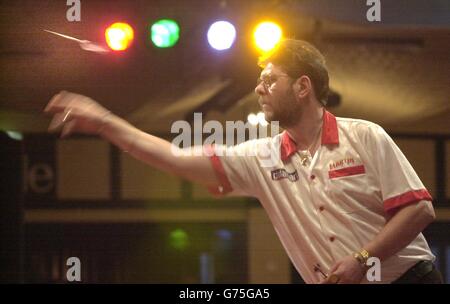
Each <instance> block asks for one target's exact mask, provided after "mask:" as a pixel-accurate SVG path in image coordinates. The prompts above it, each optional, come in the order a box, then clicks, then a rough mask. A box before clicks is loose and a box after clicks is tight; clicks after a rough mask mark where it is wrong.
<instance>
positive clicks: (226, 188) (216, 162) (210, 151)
mask: <svg viewBox="0 0 450 304" xmlns="http://www.w3.org/2000/svg"><path fill="white" fill-rule="evenodd" d="M204 148H205V150H206V151H207V154H206V155H210V156H209V159H210V160H211V164H212V166H213V169H214V171H215V173H216V176H217V178H218V180H219V183H220V185H219V186H218V187H208V190H209V191H210V192H211V193H213V194H215V195H223V194H226V193H228V192H231V191H232V190H233V187H231V183H230V181H229V180H228V177H227V174H226V173H225V169H224V168H223V165H222V162H221V161H220V158H219V157H218V156H217V155H216V153H215V151H214V146H204ZM220 188H222V189H220Z"/></svg>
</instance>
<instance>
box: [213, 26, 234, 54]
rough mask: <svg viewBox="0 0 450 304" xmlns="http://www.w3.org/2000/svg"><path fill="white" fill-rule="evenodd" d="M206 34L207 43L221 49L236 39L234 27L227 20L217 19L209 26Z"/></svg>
mask: <svg viewBox="0 0 450 304" xmlns="http://www.w3.org/2000/svg"><path fill="white" fill-rule="evenodd" d="M207 36H208V42H209V45H211V47H213V48H215V49H216V50H219V51H222V50H226V49H229V48H230V47H231V46H232V45H233V43H234V40H235V39H236V29H235V28H234V26H233V25H232V24H231V23H230V22H228V21H217V22H214V23H213V24H212V25H211V26H210V27H209V30H208V34H207Z"/></svg>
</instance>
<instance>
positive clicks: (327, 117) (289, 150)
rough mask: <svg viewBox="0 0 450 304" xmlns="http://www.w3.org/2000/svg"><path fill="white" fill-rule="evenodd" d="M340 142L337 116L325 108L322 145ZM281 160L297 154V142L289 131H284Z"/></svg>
mask: <svg viewBox="0 0 450 304" xmlns="http://www.w3.org/2000/svg"><path fill="white" fill-rule="evenodd" d="M337 144H339V134H338V128H337V122H336V117H335V116H334V115H333V114H331V113H330V112H328V111H327V110H325V109H324V110H323V124H322V145H337ZM280 149H281V160H283V161H284V160H287V159H288V158H289V157H291V155H292V154H295V152H296V151H297V150H298V149H297V144H296V143H295V141H294V140H293V139H292V138H291V137H290V136H289V134H288V132H287V131H284V132H283V134H282V136H281V147H280Z"/></svg>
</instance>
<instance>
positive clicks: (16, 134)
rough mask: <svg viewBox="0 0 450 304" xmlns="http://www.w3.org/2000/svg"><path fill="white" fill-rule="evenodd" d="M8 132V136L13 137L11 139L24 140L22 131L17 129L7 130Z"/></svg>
mask: <svg viewBox="0 0 450 304" xmlns="http://www.w3.org/2000/svg"><path fill="white" fill-rule="evenodd" d="M6 134H8V136H9V137H10V138H11V139H14V140H19V141H20V140H23V135H22V133H20V132H16V131H6Z"/></svg>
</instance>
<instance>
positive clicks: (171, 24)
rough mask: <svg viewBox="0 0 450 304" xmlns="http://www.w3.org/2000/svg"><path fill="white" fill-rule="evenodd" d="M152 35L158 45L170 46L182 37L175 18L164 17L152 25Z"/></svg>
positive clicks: (162, 46)
mask: <svg viewBox="0 0 450 304" xmlns="http://www.w3.org/2000/svg"><path fill="white" fill-rule="evenodd" d="M151 36H152V41H153V43H154V44H155V45H156V46H157V47H159V48H169V47H172V46H174V45H175V44H176V43H177V41H178V39H179V38H180V27H179V26H178V24H177V23H176V22H175V21H174V20H170V19H162V20H159V21H157V22H156V23H154V24H153V25H152V28H151Z"/></svg>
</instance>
